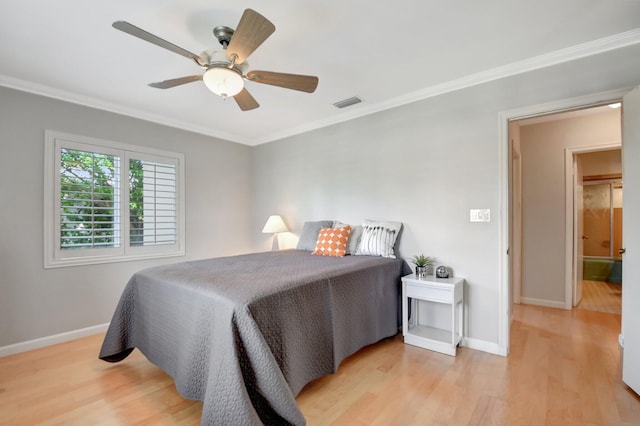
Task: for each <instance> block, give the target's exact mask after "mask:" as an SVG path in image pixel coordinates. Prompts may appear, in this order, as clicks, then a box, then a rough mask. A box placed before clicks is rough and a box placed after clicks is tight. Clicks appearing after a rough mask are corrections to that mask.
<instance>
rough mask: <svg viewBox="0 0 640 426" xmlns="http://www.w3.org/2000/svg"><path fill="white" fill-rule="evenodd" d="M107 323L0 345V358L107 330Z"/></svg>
mask: <svg viewBox="0 0 640 426" xmlns="http://www.w3.org/2000/svg"><path fill="white" fill-rule="evenodd" d="M108 327H109V323H106V324H100V325H94V326H93V327H87V328H82V329H80V330H73V331H67V332H66V333H60V334H54V335H53V336H47V337H41V338H39V339H33V340H27V341H26V342H20V343H14V344H12V345H7V346H0V358H2V357H5V356H9V355H14V354H18V353H21V352H27V351H30V350H33V349H39V348H44V347H45V346H51V345H55V344H57V343H63V342H68V341H69V340H75V339H79V338H81V337H86V336H91V335H93V334H98V333H104V332H105V331H107V328H108Z"/></svg>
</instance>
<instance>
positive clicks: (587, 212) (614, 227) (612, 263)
mask: <svg viewBox="0 0 640 426" xmlns="http://www.w3.org/2000/svg"><path fill="white" fill-rule="evenodd" d="M583 201H584V216H583V222H584V237H583V239H584V266H583V277H584V279H585V280H592V281H607V282H613V283H621V282H622V255H621V254H620V253H619V252H618V251H619V250H620V249H621V248H622V181H621V180H613V181H607V182H603V181H596V182H584V187H583Z"/></svg>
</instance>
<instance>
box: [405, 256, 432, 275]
mask: <svg viewBox="0 0 640 426" xmlns="http://www.w3.org/2000/svg"><path fill="white" fill-rule="evenodd" d="M411 261H412V262H413V263H415V265H416V277H417V278H424V277H426V276H427V268H428V267H429V266H433V261H434V259H433V258H431V257H429V256H425V255H424V254H421V255H416V256H413V258H412V259H411Z"/></svg>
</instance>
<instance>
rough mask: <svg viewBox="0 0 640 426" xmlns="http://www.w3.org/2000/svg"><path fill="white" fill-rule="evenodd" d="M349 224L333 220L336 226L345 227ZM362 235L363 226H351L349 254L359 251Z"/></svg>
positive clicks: (348, 245)
mask: <svg viewBox="0 0 640 426" xmlns="http://www.w3.org/2000/svg"><path fill="white" fill-rule="evenodd" d="M345 226H347V224H345V223H342V222H338V221H337V220H336V221H335V222H333V227H334V228H344V227H345ZM361 237H362V226H353V225H352V226H351V236H350V237H349V243H348V244H347V254H356V252H357V251H358V245H359V244H360V238H361Z"/></svg>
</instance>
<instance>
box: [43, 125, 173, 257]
mask: <svg viewBox="0 0 640 426" xmlns="http://www.w3.org/2000/svg"><path fill="white" fill-rule="evenodd" d="M45 144H46V149H45V155H46V158H45V203H44V206H45V208H44V214H45V218H44V219H45V221H44V223H45V267H46V268H50V267H57V266H66V265H85V264H92V263H104V262H114V261H122V260H134V259H144V258H150V257H164V256H181V255H184V222H183V217H184V213H183V211H184V201H183V200H184V197H183V195H182V194H183V193H184V186H183V185H184V184H183V182H184V179H183V176H184V172H183V164H184V157H183V155H182V154H177V153H170V152H164V151H158V150H153V149H149V148H142V147H136V146H132V145H125V144H121V143H116V142H110V141H102V140H96V139H91V138H86V137H81V136H74V135H66V134H61V133H57V132H51V131H47V132H46V133H45Z"/></svg>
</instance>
